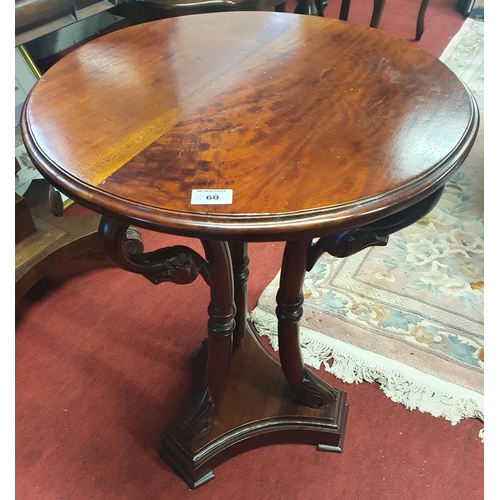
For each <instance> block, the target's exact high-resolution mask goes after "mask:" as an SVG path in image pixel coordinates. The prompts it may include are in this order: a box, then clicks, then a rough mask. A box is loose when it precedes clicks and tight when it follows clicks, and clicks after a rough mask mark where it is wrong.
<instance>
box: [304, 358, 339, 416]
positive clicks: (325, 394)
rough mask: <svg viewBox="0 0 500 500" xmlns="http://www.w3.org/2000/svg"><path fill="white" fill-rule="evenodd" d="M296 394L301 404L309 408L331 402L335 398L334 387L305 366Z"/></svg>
mask: <svg viewBox="0 0 500 500" xmlns="http://www.w3.org/2000/svg"><path fill="white" fill-rule="evenodd" d="M297 396H298V398H299V400H300V402H301V403H302V404H304V405H306V406H309V407H310V408H321V407H323V406H326V405H329V404H333V403H334V402H335V400H336V398H337V395H336V393H335V391H334V389H332V388H331V387H330V386H329V385H328V384H327V383H326V382H324V381H323V380H321V379H320V378H319V377H317V376H316V375H314V373H312V372H311V371H310V370H308V369H307V368H304V373H303V375H302V382H301V386H300V393H299V394H298V395H297Z"/></svg>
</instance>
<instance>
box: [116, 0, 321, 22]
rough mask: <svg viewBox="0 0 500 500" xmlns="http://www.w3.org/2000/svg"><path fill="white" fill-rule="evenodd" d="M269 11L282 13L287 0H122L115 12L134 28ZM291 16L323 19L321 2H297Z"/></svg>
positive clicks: (302, 0) (303, 0) (318, 0)
mask: <svg viewBox="0 0 500 500" xmlns="http://www.w3.org/2000/svg"><path fill="white" fill-rule="evenodd" d="M272 7H274V10H275V11H276V12H285V8H286V0H125V2H123V3H122V4H121V5H119V6H118V7H117V8H116V9H114V12H115V13H117V14H119V15H121V16H123V17H126V18H127V19H129V20H131V21H132V23H134V24H137V23H143V22H149V21H153V20H158V19H164V18H168V17H178V16H185V15H191V14H203V13H209V12H227V11H253V10H268V9H270V8H272ZM294 12H295V13H296V14H308V15H313V16H323V15H324V0H297V5H296V7H295V10H294Z"/></svg>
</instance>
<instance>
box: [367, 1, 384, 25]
mask: <svg viewBox="0 0 500 500" xmlns="http://www.w3.org/2000/svg"><path fill="white" fill-rule="evenodd" d="M384 6H385V0H373V12H372V18H371V20H370V27H372V28H378V25H379V24H380V18H381V17H382V12H383V10H384Z"/></svg>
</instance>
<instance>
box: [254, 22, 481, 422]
mask: <svg viewBox="0 0 500 500" xmlns="http://www.w3.org/2000/svg"><path fill="white" fill-rule="evenodd" d="M483 26H484V25H483V23H482V22H481V21H477V20H472V19H468V20H466V22H465V23H464V26H463V27H462V29H461V30H460V32H459V33H458V34H457V35H456V36H455V38H454V39H453V40H452V42H451V43H450V46H449V47H448V48H447V49H446V50H445V52H444V53H443V55H442V56H441V60H442V61H443V62H444V63H445V64H447V65H448V66H449V67H450V69H452V70H453V71H454V72H455V73H456V74H457V75H458V76H459V77H460V78H462V80H464V82H465V83H466V84H467V85H468V86H469V88H470V89H471V91H472V92H473V93H474V95H475V97H476V100H477V102H478V105H479V108H480V114H481V120H482V118H483V112H484V105H483V85H484V77H483V75H484V71H483V63H484V56H483V37H484V27H483ZM483 141H484V133H483V128H482V126H481V128H480V131H479V135H478V138H477V140H476V143H475V145H474V147H473V148H472V151H471V153H470V154H469V157H468V158H467V159H466V161H465V162H464V164H463V165H462V167H461V169H460V170H459V171H458V172H457V173H456V174H455V175H454V176H453V178H452V179H451V180H450V181H449V182H448V183H447V184H446V188H445V191H444V193H443V196H442V198H441V199H440V201H439V203H438V204H437V206H436V207H435V208H434V209H433V210H432V211H431V212H430V213H429V214H428V215H427V216H426V217H424V218H422V219H421V220H420V221H418V222H417V223H415V224H413V225H411V226H409V227H408V228H405V229H403V230H402V231H399V232H397V233H395V234H394V235H391V237H390V238H389V243H388V245H387V246H385V247H372V248H369V249H366V250H364V251H362V252H359V253H358V254H356V255H354V256H351V257H349V258H347V259H338V258H334V257H331V256H329V255H327V254H324V255H323V256H322V257H321V258H320V259H319V260H318V262H317V263H316V265H315V266H314V268H313V269H312V270H311V271H310V272H309V273H307V274H306V278H305V281H304V287H303V292H304V298H305V302H304V316H303V318H302V322H301V325H302V326H303V328H302V336H301V342H302V347H303V355H304V360H305V362H306V363H308V364H311V365H312V366H315V367H319V366H323V367H324V368H325V369H326V370H327V371H330V372H331V373H333V374H334V375H336V376H338V377H339V378H342V379H343V380H344V381H347V382H353V381H356V382H358V381H362V380H368V381H373V380H377V381H378V382H380V383H381V384H382V386H383V387H382V390H384V392H386V394H387V395H388V396H389V397H391V399H393V400H395V401H398V402H402V403H403V404H405V405H406V406H407V407H408V408H411V409H413V408H418V409H420V410H421V411H427V412H430V413H432V414H433V415H435V416H443V417H445V418H447V419H448V420H451V421H452V423H456V422H458V421H459V420H460V419H461V418H470V417H478V418H481V419H482V418H483V407H482V405H483V403H482V395H483V377H484V310H483V308H484V172H483V170H484V142H483ZM278 283H279V275H278V276H276V277H275V279H274V280H273V281H272V282H271V284H270V285H269V286H268V287H267V289H266V290H265V291H264V293H263V295H262V296H261V298H260V300H259V304H258V306H257V308H256V310H254V311H253V312H252V314H251V318H252V320H253V321H254V323H255V325H256V327H257V330H258V331H259V333H260V334H261V335H266V336H268V337H269V338H270V340H271V344H272V345H273V346H274V347H275V348H277V341H276V324H275V320H274V318H273V317H272V316H273V311H274V308H275V296H276V291H277V288H278ZM394 380H397V381H398V384H399V385H398V388H397V391H399V392H400V393H403V392H406V393H407V394H406V395H405V396H404V397H403V396H401V394H397V391H396V390H393V389H394V388H391V387H390V386H391V384H392V385H394ZM391 381H392V382H391ZM402 387H404V389H402ZM417 393H418V394H417ZM453 405H455V408H454V409H450V407H451V406H453Z"/></svg>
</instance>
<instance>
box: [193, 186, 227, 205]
mask: <svg viewBox="0 0 500 500" xmlns="http://www.w3.org/2000/svg"><path fill="white" fill-rule="evenodd" d="M231 203H233V190H232V189H193V191H192V192H191V205H231Z"/></svg>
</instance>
